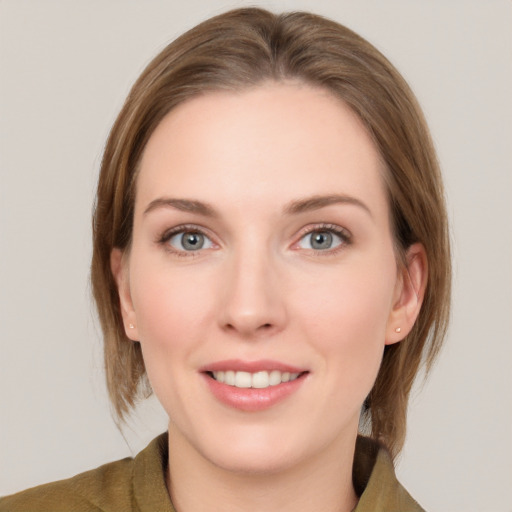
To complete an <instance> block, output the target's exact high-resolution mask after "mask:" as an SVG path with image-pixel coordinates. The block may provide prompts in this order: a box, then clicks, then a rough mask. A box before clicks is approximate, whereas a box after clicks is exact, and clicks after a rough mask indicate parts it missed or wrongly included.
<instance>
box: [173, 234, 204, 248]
mask: <svg viewBox="0 0 512 512" xmlns="http://www.w3.org/2000/svg"><path fill="white" fill-rule="evenodd" d="M169 245H171V246H172V247H174V249H176V250H178V251H199V250H200V249H209V248H210V247H212V242H211V240H210V239H209V238H208V237H207V236H206V235H203V234H202V233H199V232H197V231H185V232H180V233H176V234H175V235H173V236H172V237H171V238H170V239H169Z"/></svg>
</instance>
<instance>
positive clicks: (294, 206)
mask: <svg viewBox="0 0 512 512" xmlns="http://www.w3.org/2000/svg"><path fill="white" fill-rule="evenodd" d="M331 204H351V205H354V206H359V207H360V208H362V209H363V210H364V211H366V212H367V213H368V214H369V215H370V217H372V218H373V215H372V212H371V210H370V208H368V206H367V205H366V204H365V203H363V201H361V200H360V199H357V198H356V197H352V196H347V195H342V194H329V195H326V196H311V197H306V198H304V199H298V200H296V201H292V202H291V203H289V204H288V205H287V206H286V207H285V209H284V212H285V213H286V214H292V215H293V214H297V213H303V212H308V211H312V210H319V209H320V208H324V207H326V206H330V205H331Z"/></svg>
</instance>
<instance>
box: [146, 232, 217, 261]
mask: <svg viewBox="0 0 512 512" xmlns="http://www.w3.org/2000/svg"><path fill="white" fill-rule="evenodd" d="M187 232H191V233H200V234H201V235H203V236H205V237H207V238H208V239H209V240H210V241H211V243H212V244H213V245H214V246H218V245H219V244H218V243H217V242H216V241H215V237H214V236H212V234H211V232H210V230H208V229H206V228H204V227H202V226H199V225H197V224H180V225H178V226H174V227H172V228H170V229H167V230H165V231H164V232H163V233H162V235H160V236H158V238H157V240H156V242H157V243H158V244H160V245H163V246H164V247H165V249H166V250H167V251H169V252H171V253H172V254H176V255H178V256H188V257H194V256H198V255H199V253H201V252H203V251H208V250H211V248H207V249H198V250H197V251H184V250H183V251H181V250H178V249H176V248H175V247H172V246H171V245H170V244H169V243H168V242H169V240H170V239H171V238H172V237H173V236H175V235H178V234H179V233H187ZM214 248H215V247H214Z"/></svg>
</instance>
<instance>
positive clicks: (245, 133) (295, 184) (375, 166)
mask: <svg viewBox="0 0 512 512" xmlns="http://www.w3.org/2000/svg"><path fill="white" fill-rule="evenodd" d="M382 173H383V165H382V163H381V161H380V158H379V154H378V151H377V150H376V148H375V146H374V144H373V141H372V140H371V138H370V136H369V135H368V133H367V131H366V129H365V127H364V126H363V124H362V122H361V121H360V119H359V118H358V117H357V116H356V115H355V114H354V113H353V112H352V111H351V110H350V108H349V107H348V106H346V105H345V104H344V103H343V102H342V101H341V100H339V99H337V98H335V97H334V96H333V95H332V94H331V93H329V92H328V91H325V90H323V89H321V88H314V87H311V86H308V85H303V84H297V83H293V84H290V83H289V84H283V83H278V84H276V83H268V84H265V85H263V86H258V87H256V88H253V89H250V90H247V91H244V92H241V93H232V92H213V93H208V94H205V95H203V96H199V97H195V98H193V99H191V100H188V101H187V102H185V103H183V104H181V105H179V106H178V107H177V108H176V109H174V110H173V111H171V112H170V113H169V114H168V115H167V116H166V117H165V118H164V120H163V121H162V122H161V123H160V124H159V126H158V127H157V128H156V130H155V131H154V133H153V134H152V136H151V137H150V139H149V141H148V144H147V146H146V149H145V151H144V154H143V157H142V160H141V165H140V173H139V176H138V183H137V204H136V208H140V207H142V206H143V205H144V204H147V203H148V202H150V201H152V200H154V199H155V197H157V196H161V195H164V194H170V195H172V196H173V197H190V196H193V197H194V198H198V199H205V200H208V202H211V200H212V199H213V200H215V201H218V202H221V203H222V202H225V201H231V202H241V203H244V204H249V203H251V202H254V201H258V200H259V201H260V203H261V204H262V205H263V204H270V203H271V202H274V203H279V202H285V201H287V200H293V199H294V198H295V197H302V196H305V195H313V194H319V195H321V194H329V193H333V192H334V193H350V194H352V195H358V196H363V197H364V198H366V200H370V201H372V202H375V201H377V202H378V201H380V202H382V199H383V197H384V196H385V191H384V184H383V180H382ZM212 196H213V197H212Z"/></svg>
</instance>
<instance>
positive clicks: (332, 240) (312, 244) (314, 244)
mask: <svg viewBox="0 0 512 512" xmlns="http://www.w3.org/2000/svg"><path fill="white" fill-rule="evenodd" d="M347 243H349V237H348V236H347V235H346V234H344V233H343V232H342V231H341V230H338V229H333V228H329V229H326V228H322V229H315V230H313V231H310V232H309V233H306V234H305V235H304V236H303V237H302V238H301V239H300V240H299V242H298V244H297V246H298V247H300V248H301V249H312V250H314V251H328V250H332V249H336V248H338V247H340V246H341V245H344V244H347Z"/></svg>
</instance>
